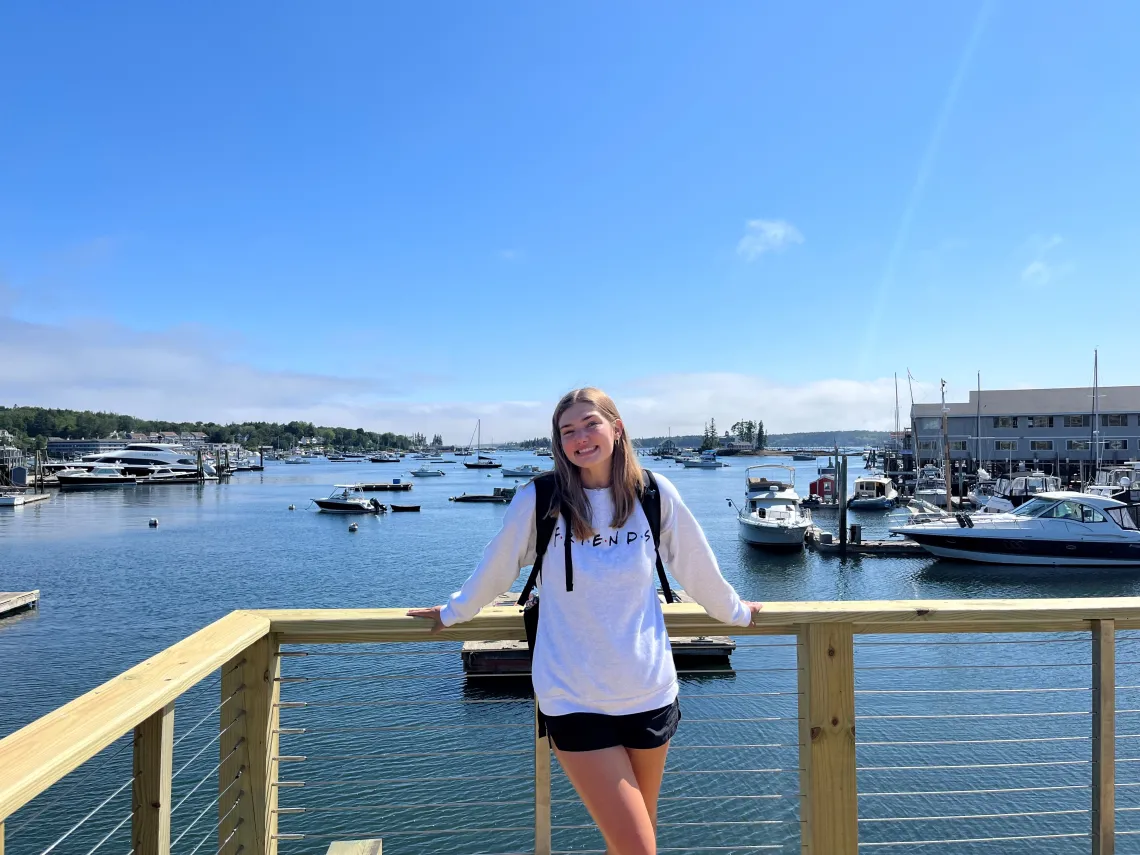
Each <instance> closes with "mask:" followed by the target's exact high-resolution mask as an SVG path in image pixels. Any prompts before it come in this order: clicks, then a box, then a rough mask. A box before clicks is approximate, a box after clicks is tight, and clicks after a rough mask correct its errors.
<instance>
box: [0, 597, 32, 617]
mask: <svg viewBox="0 0 1140 855" xmlns="http://www.w3.org/2000/svg"><path fill="white" fill-rule="evenodd" d="M39 602H40V592H39V591H0V618H6V617H8V616H9V615H14V614H18V613H20V612H24V611H28V610H29V609H34V608H36V607H38V605H39Z"/></svg>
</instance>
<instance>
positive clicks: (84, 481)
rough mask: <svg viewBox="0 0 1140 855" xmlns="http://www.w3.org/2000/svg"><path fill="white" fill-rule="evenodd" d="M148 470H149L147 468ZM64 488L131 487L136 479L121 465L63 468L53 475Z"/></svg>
mask: <svg viewBox="0 0 1140 855" xmlns="http://www.w3.org/2000/svg"><path fill="white" fill-rule="evenodd" d="M148 472H149V470H148ZM55 477H56V478H58V479H59V486H60V487H61V488H62V489H64V490H90V489H95V488H104V487H133V486H134V485H135V481H136V480H137V479H136V478H135V476H134V475H128V474H126V472H125V471H124V470H123V467H122V466H95V467H92V468H91V469H90V470H87V469H65V470H63V471H62V472H60V473H59V474H58V475H56V476H55Z"/></svg>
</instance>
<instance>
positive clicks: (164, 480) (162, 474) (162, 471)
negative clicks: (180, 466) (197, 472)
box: [138, 466, 186, 484]
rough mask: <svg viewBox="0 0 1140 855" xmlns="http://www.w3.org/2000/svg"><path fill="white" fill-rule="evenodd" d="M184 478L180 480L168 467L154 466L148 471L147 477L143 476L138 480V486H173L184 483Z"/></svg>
mask: <svg viewBox="0 0 1140 855" xmlns="http://www.w3.org/2000/svg"><path fill="white" fill-rule="evenodd" d="M185 480H186V479H185V478H180V477H179V475H178V473H177V472H175V471H174V470H173V469H171V468H170V467H169V466H155V467H154V468H153V469H151V470H150V474H149V475H144V476H143V477H141V478H139V479H138V483H139V484H173V483H176V482H178V481H185Z"/></svg>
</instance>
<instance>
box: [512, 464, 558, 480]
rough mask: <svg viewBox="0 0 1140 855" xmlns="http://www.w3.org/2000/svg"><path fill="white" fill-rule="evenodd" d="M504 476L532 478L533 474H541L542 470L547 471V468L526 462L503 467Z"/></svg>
mask: <svg viewBox="0 0 1140 855" xmlns="http://www.w3.org/2000/svg"><path fill="white" fill-rule="evenodd" d="M502 471H503V477H504V478H533V477H534V476H535V475H541V474H542V473H543V472H549V471H550V470H549V469H539V468H538V467H537V466H532V465H530V464H527V465H526V466H514V467H507V466H504V467H503V470H502Z"/></svg>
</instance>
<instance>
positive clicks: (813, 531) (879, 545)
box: [804, 526, 923, 555]
mask: <svg viewBox="0 0 1140 855" xmlns="http://www.w3.org/2000/svg"><path fill="white" fill-rule="evenodd" d="M804 543H805V544H806V545H807V547H808V549H814V550H815V551H816V552H819V553H821V554H823V555H838V554H839V553H840V549H841V546H840V543H839V538H837V537H836V536H835V535H833V534H832V533H831V532H829V531H824V530H823V529H821V528H819V527H818V526H817V527H813V528H810V529H808V533H807V536H806V537H804ZM922 553H923V549H922V547H921V546H920V545H919V544H917V543H915V542H914V541H912V540H903V539H902V538H891V539H890V540H860V541H859V542H858V543H855V542H853V541H850V540H849V541H848V542H847V554H848V555H921V554H922Z"/></svg>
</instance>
